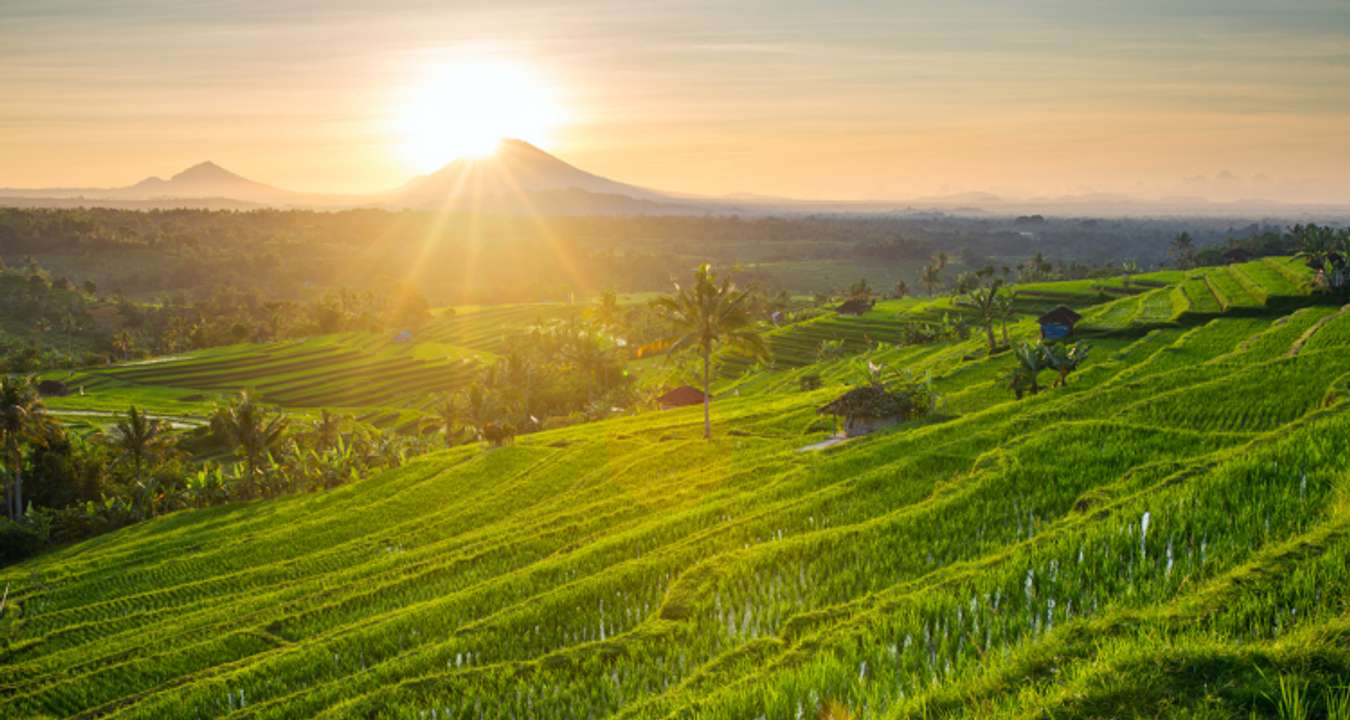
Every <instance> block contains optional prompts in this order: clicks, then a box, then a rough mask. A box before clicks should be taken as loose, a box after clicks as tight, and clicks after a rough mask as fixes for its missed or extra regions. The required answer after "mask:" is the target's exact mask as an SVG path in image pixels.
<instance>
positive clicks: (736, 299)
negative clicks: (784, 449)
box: [653, 263, 769, 438]
mask: <svg viewBox="0 0 1350 720" xmlns="http://www.w3.org/2000/svg"><path fill="white" fill-rule="evenodd" d="M752 304H753V303H752V301H751V299H750V295H749V293H746V292H743V291H741V290H737V289H736V287H735V285H733V284H732V283H731V280H730V279H727V278H723V279H722V280H721V282H719V281H718V278H717V276H716V275H715V274H714V273H713V271H712V266H711V265H708V264H707V263H704V264H702V265H700V266H699V267H698V269H697V270H695V271H694V282H693V284H692V285H690V286H688V287H681V286H680V285H679V283H676V284H675V294H674V295H672V296H669V297H663V298H659V299H657V300H656V301H655V302H654V303H653V306H654V307H655V308H656V310H657V312H658V313H660V314H661V315H662V317H663V318H664V319H665V320H666V321H667V322H668V323H670V324H671V325H672V326H673V328H674V331H675V332H674V334H673V335H672V336H671V337H670V338H667V339H666V340H665V341H663V342H661V343H660V344H661V345H663V346H664V347H665V348H666V352H667V353H676V352H679V351H680V350H684V349H686V348H692V349H694V350H697V351H698V353H699V354H700V355H701V356H702V358H703V437H704V438H711V437H712V405H711V396H710V395H709V391H710V390H711V384H712V353H713V349H714V348H715V347H716V346H718V345H727V346H730V347H733V348H736V349H738V350H741V351H743V352H746V353H748V354H750V355H752V356H753V357H755V358H756V359H767V358H768V357H769V348H768V346H767V345H765V343H764V338H763V337H761V336H760V334H759V333H758V332H756V331H755V318H754V317H753V316H752V314H751V312H750V307H751V305H752Z"/></svg>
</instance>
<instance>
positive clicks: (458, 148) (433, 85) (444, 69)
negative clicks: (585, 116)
mask: <svg viewBox="0 0 1350 720" xmlns="http://www.w3.org/2000/svg"><path fill="white" fill-rule="evenodd" d="M561 119H562V111H561V108H560V106H559V104H558V102H557V100H556V97H555V92H554V91H553V88H552V87H551V86H550V85H549V84H548V83H546V82H544V80H543V79H542V77H541V76H540V75H539V73H537V72H536V71H535V70H534V69H533V68H531V67H530V66H528V65H526V64H523V63H518V62H511V61H506V60H498V59H472V60H461V61H458V62H453V63H447V64H444V65H438V66H436V67H434V68H432V69H431V70H429V71H428V72H427V73H426V74H425V76H424V77H423V79H422V80H421V81H420V82H418V83H417V84H416V85H414V86H413V88H412V90H411V92H409V93H408V97H407V98H406V99H405V100H404V101H403V103H402V108H401V110H400V112H399V113H398V115H397V120H396V123H397V127H396V128H395V132H396V133H397V137H398V139H399V143H400V154H401V155H402V157H403V160H404V161H405V162H407V163H408V164H409V165H412V166H413V167H415V168H417V169H418V170H419V171H422V172H427V171H431V170H434V169H436V168H439V167H440V166H441V165H444V164H445V163H447V162H450V161H451V160H454V159H456V158H461V157H480V156H483V155H488V154H490V153H492V152H493V151H494V150H496V148H497V145H498V143H499V142H500V141H501V140H502V139H503V138H519V139H521V140H526V141H528V142H531V143H534V144H535V145H548V144H549V140H550V134H551V133H552V131H553V130H554V128H555V127H556V126H557V125H558V124H559V122H560V121H561Z"/></svg>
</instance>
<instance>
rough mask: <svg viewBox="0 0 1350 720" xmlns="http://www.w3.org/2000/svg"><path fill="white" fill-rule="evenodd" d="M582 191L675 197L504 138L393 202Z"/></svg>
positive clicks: (493, 199)
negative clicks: (494, 147)
mask: <svg viewBox="0 0 1350 720" xmlns="http://www.w3.org/2000/svg"><path fill="white" fill-rule="evenodd" d="M578 193H589V194H593V195H600V196H607V197H610V198H613V199H614V202H615V203H616V204H623V203H622V199H627V200H628V201H638V202H637V204H638V205H642V204H649V203H664V202H669V201H672V200H673V198H672V197H670V196H668V195H665V194H662V193H659V192H657V191H654V190H648V189H646V188H642V187H638V186H636V185H628V184H626V183H621V182H616V181H614V180H610V179H609V178H605V177H601V176H599V175H595V174H593V173H589V172H586V171H585V170H582V169H580V168H578V167H576V166H574V165H570V164H568V163H566V162H564V161H562V160H560V159H558V158H556V157H554V156H553V155H550V154H548V153H546V152H544V151H543V150H540V149H539V148H537V147H535V146H534V145H531V144H530V143H528V142H525V141H524V140H503V141H502V142H501V144H500V146H499V147H498V148H497V150H496V152H494V153H492V154H490V155H485V156H483V157H472V158H459V159H456V160H454V161H452V162H450V163H449V164H447V165H445V166H444V167H442V168H441V169H439V170H437V171H435V172H433V173H430V174H427V175H422V176H420V177H417V178H414V179H413V180H411V181H410V182H408V183H407V184H406V185H404V186H403V187H402V188H399V189H398V190H397V191H396V192H395V193H394V194H393V196H392V197H391V198H390V202H391V203H392V204H394V205H399V206H403V207H412V208H437V207H456V206H460V205H474V206H479V207H481V206H483V205H485V204H486V205H487V206H489V207H493V208H507V207H510V206H512V205H515V204H518V203H529V202H530V201H531V199H532V198H540V197H545V198H546V197H548V196H552V195H559V194H562V195H570V196H573V197H576V196H577V194H578ZM629 204H632V203H629Z"/></svg>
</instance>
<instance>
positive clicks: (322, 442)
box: [312, 410, 342, 452]
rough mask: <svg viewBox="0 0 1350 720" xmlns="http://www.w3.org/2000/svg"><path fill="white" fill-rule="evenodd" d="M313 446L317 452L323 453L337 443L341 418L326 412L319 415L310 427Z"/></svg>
mask: <svg viewBox="0 0 1350 720" xmlns="http://www.w3.org/2000/svg"><path fill="white" fill-rule="evenodd" d="M312 431H313V433H314V445H315V447H316V448H317V449H318V450H319V452H325V451H327V450H328V449H329V448H331V447H333V446H334V445H336V444H337V443H338V440H339V439H340V438H339V434H340V433H341V432H342V416H341V415H335V414H334V413H331V412H329V411H327V410H324V411H323V412H322V413H320V415H319V417H318V419H316V420H315V421H314V425H313V427H312Z"/></svg>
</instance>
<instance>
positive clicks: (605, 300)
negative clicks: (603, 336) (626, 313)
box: [588, 290, 623, 329]
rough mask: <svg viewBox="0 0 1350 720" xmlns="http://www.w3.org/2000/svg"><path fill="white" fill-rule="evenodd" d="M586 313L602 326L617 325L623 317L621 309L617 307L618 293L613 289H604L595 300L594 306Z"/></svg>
mask: <svg viewBox="0 0 1350 720" xmlns="http://www.w3.org/2000/svg"><path fill="white" fill-rule="evenodd" d="M588 314H589V315H590V316H591V318H592V319H593V320H595V322H596V324H598V325H599V326H600V327H602V328H610V329H613V328H617V327H619V322H620V320H622V318H623V311H622V310H621V309H620V307H619V296H618V294H616V293H615V292H614V291H613V290H606V291H604V292H603V293H601V295H600V298H599V299H598V300H596V301H595V306H594V307H592V308H590V309H589V311H588Z"/></svg>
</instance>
